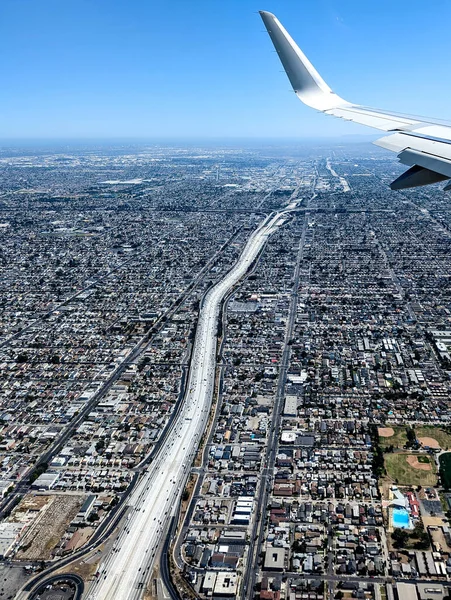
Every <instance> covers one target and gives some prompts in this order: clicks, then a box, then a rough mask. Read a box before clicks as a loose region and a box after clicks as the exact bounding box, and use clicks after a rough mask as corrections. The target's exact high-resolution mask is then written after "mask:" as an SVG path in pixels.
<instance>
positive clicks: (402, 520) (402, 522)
mask: <svg viewBox="0 0 451 600" xmlns="http://www.w3.org/2000/svg"><path fill="white" fill-rule="evenodd" d="M391 519H392V525H393V527H399V528H401V529H412V522H411V520H410V517H409V513H408V512H407V511H406V509H405V508H398V507H397V506H394V507H393V509H392V517H391Z"/></svg>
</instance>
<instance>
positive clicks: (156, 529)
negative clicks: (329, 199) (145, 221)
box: [87, 203, 296, 600]
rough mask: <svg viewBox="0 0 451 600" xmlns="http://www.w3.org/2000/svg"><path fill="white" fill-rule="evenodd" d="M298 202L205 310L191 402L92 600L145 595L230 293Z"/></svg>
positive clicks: (249, 249)
mask: <svg viewBox="0 0 451 600" xmlns="http://www.w3.org/2000/svg"><path fill="white" fill-rule="evenodd" d="M295 208H296V203H292V204H291V205H290V206H289V207H287V208H286V209H284V210H281V211H280V212H278V213H275V214H271V215H269V216H268V217H267V218H266V219H265V220H264V221H263V222H262V223H261V225H260V226H259V227H258V228H257V229H256V230H255V231H254V232H253V234H252V235H251V236H250V238H249V240H248V242H247V244H246V246H245V248H244V250H243V252H242V254H241V256H240V258H239V259H238V261H237V262H236V264H235V265H234V266H233V267H232V269H231V270H230V271H229V272H228V273H227V274H226V276H225V277H224V278H223V279H222V280H221V281H220V282H219V283H217V284H216V285H215V286H214V287H213V288H212V289H211V290H210V291H209V292H208V293H207V295H206V296H205V298H204V301H203V303H202V306H201V310H200V315H199V320H198V326H197V330H196V337H195V341H194V347H193V353H192V358H191V365H190V372H189V376H188V382H187V388H186V394H185V398H184V400H183V403H182V405H181V408H180V411H179V413H178V416H177V418H176V419H174V422H173V424H172V426H171V428H170V430H169V431H168V434H167V438H166V443H165V444H164V445H162V446H161V448H160V449H159V451H158V452H157V454H156V455H155V458H154V460H153V461H152V463H151V464H150V465H149V466H148V467H147V469H146V470H145V471H144V472H143V475H142V477H141V480H140V481H139V483H138V484H137V485H136V487H135V489H134V491H133V492H132V494H131V496H130V498H129V506H130V510H129V514H128V516H127V519H126V521H125V525H124V526H123V528H122V530H121V532H120V534H119V535H118V537H117V538H116V540H115V542H114V544H113V547H112V550H111V551H110V552H109V554H107V555H106V556H105V559H104V562H103V563H102V564H101V565H100V567H99V569H98V574H97V577H96V579H95V580H94V582H93V583H92V584H91V586H90V588H89V590H88V593H87V597H88V599H89V600H138V599H139V598H141V597H142V595H143V593H144V592H145V588H146V583H147V581H148V579H149V577H150V575H151V572H152V567H153V564H154V562H155V559H156V556H157V550H158V547H159V544H160V542H161V540H162V538H163V536H164V535H165V532H166V529H167V524H168V522H169V520H170V518H171V517H172V516H173V515H174V514H175V510H176V507H177V505H178V502H179V500H180V496H181V493H182V490H183V487H184V485H185V482H186V479H187V476H188V473H189V470H190V467H191V463H192V461H193V459H194V456H195V453H196V450H197V446H198V444H199V441H200V439H201V437H202V434H203V432H204V429H205V427H206V424H207V421H208V416H209V413H210V408H211V401H212V397H213V389H214V380H215V368H216V346H217V327H218V318H219V316H220V309H221V303H222V301H223V299H224V297H225V296H226V294H227V293H228V292H229V291H230V290H231V289H232V288H233V287H234V286H235V285H236V284H237V283H238V282H239V281H240V279H241V278H242V277H243V276H244V275H245V274H246V273H247V271H248V270H249V268H250V267H251V266H252V264H253V262H254V261H255V259H256V258H257V256H258V254H259V253H260V251H261V249H262V248H263V246H264V245H265V243H266V241H267V239H268V237H269V236H270V235H272V234H273V233H274V232H275V231H276V230H277V229H278V228H279V227H280V226H281V225H282V224H283V223H284V222H285V221H286V219H287V217H288V213H290V212H291V211H292V210H294V209H295Z"/></svg>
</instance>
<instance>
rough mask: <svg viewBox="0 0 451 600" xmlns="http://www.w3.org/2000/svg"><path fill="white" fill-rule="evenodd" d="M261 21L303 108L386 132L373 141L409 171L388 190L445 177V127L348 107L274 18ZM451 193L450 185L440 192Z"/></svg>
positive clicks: (450, 131) (449, 156) (449, 163)
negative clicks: (395, 154)
mask: <svg viewBox="0 0 451 600" xmlns="http://www.w3.org/2000/svg"><path fill="white" fill-rule="evenodd" d="M260 15H261V18H262V19H263V23H264V24H265V27H266V29H267V31H268V33H269V36H270V38H271V40H272V42H273V44H274V47H275V49H276V52H277V53H278V55H279V58H280V61H281V62H282V65H283V68H284V69H285V72H286V74H287V75H288V79H289V80H290V82H291V85H292V87H293V89H294V91H295V93H296V96H297V97H298V98H299V99H300V100H301V101H302V102H303V103H304V104H307V106H310V107H311V108H315V109H316V110H320V111H321V112H323V113H325V114H327V115H333V116H334V117H339V118H341V119H344V120H346V121H354V122H355V123H361V124H362V125H367V126H369V127H374V128H376V129H382V130H383V131H386V132H389V135H387V136H384V137H382V138H380V139H379V140H377V141H376V142H374V143H375V144H376V145H378V146H381V147H382V148H386V149H388V150H391V151H393V152H396V153H397V154H398V158H399V160H400V162H401V163H402V164H404V165H407V166H409V167H410V168H409V169H408V170H407V171H406V172H405V173H403V175H401V176H400V177H398V179H396V180H395V181H393V183H392V184H391V185H390V187H391V188H392V189H393V190H401V189H405V188H409V187H417V186H420V185H429V184H431V183H437V182H439V181H445V180H447V179H451V127H450V126H447V125H440V124H436V123H433V122H429V121H427V120H422V119H417V118H411V117H407V116H402V115H398V114H396V113H390V112H386V111H381V110H378V109H374V108H367V107H365V106H360V105H359V104H352V103H351V102H348V101H347V100H344V99H343V98H341V97H340V96H338V95H337V94H335V92H333V91H332V90H331V89H330V87H329V86H328V85H327V83H326V82H325V81H324V79H323V78H322V77H321V75H320V74H319V73H318V71H317V70H316V69H315V67H314V66H313V65H312V63H311V62H310V61H309V60H308V58H307V57H306V56H305V54H304V53H303V52H302V50H301V49H300V48H299V46H297V44H296V42H295V41H294V40H293V38H292V37H291V36H290V34H289V33H288V31H287V30H286V29H285V28H284V27H283V25H282V24H281V23H280V21H279V20H278V19H277V17H276V16H275V15H273V14H272V13H270V12H267V11H260ZM444 189H445V190H446V191H450V190H451V182H450V183H448V184H447V185H446V187H445V188H444Z"/></svg>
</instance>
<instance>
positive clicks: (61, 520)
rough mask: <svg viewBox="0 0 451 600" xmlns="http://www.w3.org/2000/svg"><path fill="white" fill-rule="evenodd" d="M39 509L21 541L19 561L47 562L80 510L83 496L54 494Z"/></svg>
mask: <svg viewBox="0 0 451 600" xmlns="http://www.w3.org/2000/svg"><path fill="white" fill-rule="evenodd" d="M46 498H50V500H49V501H48V502H47V504H46V505H45V506H44V507H43V508H42V509H41V511H40V512H39V514H38V516H37V517H36V519H35V521H34V523H33V524H32V525H31V527H30V529H29V530H28V532H27V533H26V534H25V536H24V538H23V539H22V541H21V545H20V549H19V550H18V552H17V553H16V558H17V559H19V560H48V559H49V558H50V556H51V553H52V550H53V549H54V548H55V546H56V545H57V544H58V542H59V541H60V540H61V537H62V535H63V534H64V532H65V530H66V528H67V526H68V525H69V523H70V522H71V521H72V519H73V518H74V517H75V515H76V514H77V513H78V511H79V510H80V507H81V505H82V503H83V499H84V496H81V495H80V496H75V495H74V496H72V495H63V494H55V495H51V496H46Z"/></svg>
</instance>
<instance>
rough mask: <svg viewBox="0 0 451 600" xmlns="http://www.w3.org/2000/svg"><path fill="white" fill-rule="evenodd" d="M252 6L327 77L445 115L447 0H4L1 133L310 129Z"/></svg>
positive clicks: (317, 125) (245, 133)
mask: <svg viewBox="0 0 451 600" xmlns="http://www.w3.org/2000/svg"><path fill="white" fill-rule="evenodd" d="M259 9H263V10H269V11H271V12H274V13H275V14H276V15H277V16H278V18H279V19H280V20H281V21H282V23H283V24H284V25H285V27H286V28H287V29H288V31H289V32H290V33H291V35H292V36H293V37H294V38H295V40H296V41H297V42H298V43H299V45H300V46H301V48H302V49H303V50H304V52H305V53H306V54H307V56H308V57H309V58H310V60H311V61H312V62H313V64H314V65H315V66H316V67H317V69H318V70H319V71H320V73H321V74H322V75H323V77H324V78H325V80H326V81H327V82H328V83H329V85H330V86H331V87H332V88H333V89H334V90H335V91H336V92H337V93H339V94H340V95H342V96H343V97H344V98H346V99H349V100H352V101H353V102H359V103H362V104H366V105H369V106H377V107H380V108H389V109H393V110H398V111H401V112H407V113H412V114H420V115H430V116H435V117H441V118H448V119H451V107H450V103H449V98H450V97H451V77H450V76H449V74H450V66H449V60H450V57H451V41H450V36H449V23H450V21H451V2H450V1H449V0H429V2H427V3H425V2H424V1H423V0H108V1H107V0H1V2H0V56H1V57H2V58H1V63H0V64H1V67H0V72H1V88H0V138H34V137H36V138H58V137H61V138H67V137H71V138H76V137H81V138H98V137H100V138H110V137H111V138H119V137H127V138H134V137H143V138H153V137H157V138H162V137H169V138H179V137H193V136H195V137H222V136H231V137H265V138H267V137H295V138H303V137H314V136H317V135H319V136H335V135H347V134H354V133H355V134H359V133H371V131H372V130H370V129H367V128H363V127H361V126H357V125H352V124H349V123H344V122H341V121H338V120H334V119H331V118H330V117H325V116H323V115H320V114H316V113H315V112H314V111H311V110H310V109H308V108H306V107H304V106H303V105H302V104H301V103H300V102H299V101H298V100H297V99H296V98H295V97H294V94H293V93H291V92H290V85H289V82H288V80H287V78H286V76H285V74H284V73H282V72H281V66H280V64H279V62H278V59H277V56H276V54H275V53H274V52H273V49H272V45H271V42H270V39H269V37H268V35H267V34H266V33H265V32H264V28H263V24H262V22H261V20H260V16H259V15H258V14H257V11H258V10H259Z"/></svg>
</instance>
